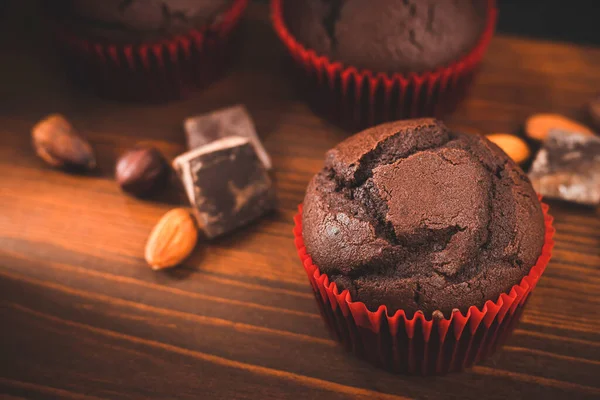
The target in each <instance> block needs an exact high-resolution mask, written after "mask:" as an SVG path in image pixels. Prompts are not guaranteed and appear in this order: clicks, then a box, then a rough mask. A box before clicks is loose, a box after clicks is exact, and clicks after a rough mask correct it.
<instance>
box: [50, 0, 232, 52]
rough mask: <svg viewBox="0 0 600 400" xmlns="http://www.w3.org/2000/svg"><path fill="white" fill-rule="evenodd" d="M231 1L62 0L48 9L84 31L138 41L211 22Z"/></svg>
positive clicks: (156, 37) (53, 3) (111, 38)
mask: <svg viewBox="0 0 600 400" xmlns="http://www.w3.org/2000/svg"><path fill="white" fill-rule="evenodd" d="M231 3H232V0H166V1H165V0H60V1H56V2H52V8H51V9H49V12H50V13H52V14H53V15H55V16H56V17H59V18H60V19H62V20H63V21H67V22H68V23H69V26H70V28H75V29H76V30H77V31H79V33H81V34H85V35H88V36H92V37H94V38H96V39H109V40H113V41H120V42H137V41H142V40H144V41H146V40H160V39H162V38H165V37H169V36H173V35H177V34H181V33H185V32H187V31H189V30H190V29H193V28H198V27H201V26H203V25H205V24H210V23H212V22H213V21H215V20H216V19H217V18H218V17H219V15H220V14H221V13H222V12H223V11H224V10H226V9H227V7H228V6H229V5H230V4H231ZM48 6H50V4H48Z"/></svg>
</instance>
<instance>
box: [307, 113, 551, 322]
mask: <svg viewBox="0 0 600 400" xmlns="http://www.w3.org/2000/svg"><path fill="white" fill-rule="evenodd" d="M302 225H303V232H302V234H303V238H304V242H305V245H306V249H307V252H308V254H310V256H311V257H312V259H313V261H314V263H315V264H316V265H317V266H318V267H319V268H320V270H321V272H323V273H325V274H327V275H328V276H329V277H330V279H331V280H333V281H334V282H336V284H337V285H338V288H340V289H348V290H349V291H350V293H351V295H352V299H353V300H355V301H362V302H364V303H365V304H366V305H367V307H368V308H369V309H371V310H376V309H377V308H378V307H379V306H380V305H386V306H387V307H388V311H389V312H390V313H393V312H395V311H396V310H398V309H403V310H405V311H406V312H407V313H408V314H409V315H412V314H413V313H414V312H415V311H417V310H422V311H423V312H424V313H425V315H426V316H430V315H431V314H432V313H433V312H434V311H436V310H440V311H441V312H443V313H444V315H446V316H449V314H450V313H451V311H452V310H453V309H455V308H456V309H459V310H461V311H462V312H466V311H467V310H468V308H469V307H470V306H472V305H475V306H477V307H481V306H483V304H484V303H485V301H487V300H493V301H495V300H497V298H498V296H499V295H500V294H501V293H503V292H507V291H508V290H510V288H511V287H512V286H513V285H515V284H517V283H519V282H520V280H521V279H522V278H523V277H524V276H525V275H527V274H528V272H529V270H530V269H531V267H532V266H533V265H534V264H535V263H536V261H537V258H538V256H539V255H540V253H541V249H542V245H543V242H544V218H543V214H542V210H541V206H540V202H539V201H538V199H537V196H536V194H535V192H534V190H533V188H532V187H531V184H530V182H529V180H528V178H527V176H526V175H525V174H524V173H523V171H521V169H520V168H519V167H518V166H517V165H516V164H515V163H514V162H513V161H512V160H510V159H509V158H508V157H507V156H506V154H504V153H503V152H502V150H500V149H499V148H498V147H497V146H496V145H494V144H493V143H491V142H489V141H488V140H487V139H485V138H483V137H480V136H476V135H468V134H460V133H454V132H450V131H448V130H447V129H446V128H445V127H444V125H443V124H442V123H440V122H438V121H436V120H433V119H420V120H409V121H399V122H393V123H388V124H383V125H379V126H376V127H374V128H371V129H367V130H365V131H363V132H361V133H359V134H357V135H355V136H353V137H351V138H349V139H347V140H345V141H344V142H342V143H340V144H339V145H338V146H336V147H335V148H334V149H332V150H330V151H329V152H328V153H327V156H326V161H325V167H324V169H323V170H322V171H321V172H319V173H318V174H317V175H316V176H315V177H314V178H313V179H312V181H311V182H310V184H309V187H308V189H307V193H306V197H305V199H304V211H303V224H302Z"/></svg>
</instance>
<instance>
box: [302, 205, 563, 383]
mask: <svg viewBox="0 0 600 400" xmlns="http://www.w3.org/2000/svg"><path fill="white" fill-rule="evenodd" d="M542 210H543V213H544V221H545V227H546V233H545V239H544V246H543V248H542V253H541V255H540V257H539V258H538V260H537V263H536V264H535V266H533V267H532V268H531V270H530V272H529V274H528V275H527V276H525V277H524V278H523V279H522V280H521V282H520V283H519V284H517V285H514V286H513V287H512V288H511V290H510V291H509V292H508V293H503V294H501V295H500V296H499V297H498V299H497V300H496V301H491V300H488V301H487V302H486V303H485V304H484V306H483V307H482V308H481V309H479V308H477V307H476V306H471V307H470V308H469V310H468V312H467V313H466V315H463V314H462V313H461V312H460V311H458V310H455V311H454V312H453V313H452V315H451V316H450V318H443V319H435V318H434V319H431V320H427V319H426V318H425V316H424V314H423V313H422V312H421V311H417V312H416V313H415V314H414V316H412V317H409V316H408V315H406V314H405V313H404V311H403V310H398V311H397V312H396V313H395V314H394V315H388V312H387V309H386V307H385V306H383V305H382V306H380V307H379V308H378V309H377V311H370V310H368V309H367V307H366V306H365V304H364V303H362V302H359V301H352V298H351V296H350V293H349V292H348V290H344V291H343V292H341V293H339V291H338V289H337V286H336V284H335V282H330V281H329V278H328V277H327V275H325V274H322V273H321V272H320V271H319V267H318V266H316V265H314V264H313V262H312V259H311V257H310V255H309V254H308V253H307V252H306V247H305V246H304V241H303V239H302V206H300V207H299V213H298V214H297V215H296V217H295V218H294V222H295V228H294V237H295V244H296V248H297V250H298V255H299V256H300V259H301V260H302V264H303V265H304V269H305V270H306V273H307V275H308V279H309V281H310V284H311V286H312V288H313V292H314V295H315V298H316V300H317V303H318V305H319V309H320V311H321V315H322V316H323V319H324V320H325V322H326V324H327V326H328V328H329V330H330V331H331V333H332V335H333V336H334V337H335V338H336V339H337V340H338V341H340V342H341V343H342V345H343V346H344V347H345V348H346V350H348V351H351V352H353V353H355V354H356V355H357V356H358V357H360V358H364V359H366V360H368V361H370V362H371V363H373V364H374V365H376V366H378V367H381V368H384V369H386V370H389V371H392V372H400V373H408V374H420V375H435V374H444V373H447V372H452V371H459V370H462V369H464V368H466V367H469V366H471V365H472V364H474V363H477V362H479V361H482V360H484V359H485V358H486V357H488V356H490V355H491V354H493V353H494V352H495V351H496V349H497V348H498V347H499V346H500V345H501V344H502V343H503V342H504V341H505V339H506V338H507V336H508V335H509V334H510V332H511V331H512V329H513V327H514V325H515V323H516V322H517V321H518V320H519V317H520V315H521V312H522V311H523V307H524V306H525V302H526V300H527V298H528V296H529V294H530V293H531V291H532V290H533V289H534V288H535V286H536V284H537V282H538V280H539V279H540V276H541V275H542V273H543V272H544V270H545V268H546V265H547V264H548V261H549V260H550V254H551V251H552V247H553V246H554V241H553V239H552V236H553V235H554V228H553V226H552V220H553V218H552V217H551V216H550V215H549V214H548V206H547V205H546V204H544V203H542Z"/></svg>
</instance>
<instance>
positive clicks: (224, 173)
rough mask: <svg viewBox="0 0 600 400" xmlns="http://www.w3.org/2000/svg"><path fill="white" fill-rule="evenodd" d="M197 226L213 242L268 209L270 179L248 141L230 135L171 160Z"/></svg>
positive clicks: (270, 204)
mask: <svg viewBox="0 0 600 400" xmlns="http://www.w3.org/2000/svg"><path fill="white" fill-rule="evenodd" d="M173 167H174V168H175V170H176V171H177V173H178V174H179V176H180V178H181V180H182V182H183V185H184V187H185V190H186V193H187V196H188V198H189V200H190V203H191V205H192V206H193V207H194V208H195V211H196V217H197V219H198V225H199V226H200V228H201V229H202V230H203V231H204V233H205V235H206V236H207V237H208V238H209V239H212V238H214V237H217V236H220V235H223V234H226V233H228V232H231V231H232V230H234V229H236V228H238V227H240V226H242V225H245V224H247V223H249V222H250V221H252V220H254V219H256V218H258V217H260V216H262V215H263V214H264V213H265V212H267V211H269V210H271V209H272V208H273V207H274V203H275V192H274V188H273V185H272V182H271V178H270V177H269V174H268V173H267V170H266V168H265V166H264V165H263V163H262V162H261V161H260V160H259V158H258V156H257V155H256V152H255V149H254V146H252V144H251V143H250V141H249V140H248V139H247V138H243V137H239V136H231V137H227V138H224V139H219V140H215V141H213V142H211V143H209V144H207V145H204V146H201V147H198V148H196V149H194V150H191V151H188V152H187V153H184V154H182V155H180V156H179V157H177V158H176V159H175V160H174V161H173Z"/></svg>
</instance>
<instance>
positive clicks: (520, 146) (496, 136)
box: [486, 133, 531, 164]
mask: <svg viewBox="0 0 600 400" xmlns="http://www.w3.org/2000/svg"><path fill="white" fill-rule="evenodd" d="M486 137H487V138H488V140H489V141H490V142H492V143H495V144H496V145H497V146H498V147H500V148H501V149H502V150H504V152H505V153H506V154H507V155H508V156H509V157H510V158H512V159H513V161H514V162H516V163H517V164H520V163H522V162H523V161H525V160H527V159H528V158H529V156H530V155H531V152H530V151H529V147H528V146H527V143H525V141H524V140H523V139H521V138H520V137H518V136H515V135H509V134H508V133H492V134H490V135H487V136H486Z"/></svg>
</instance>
